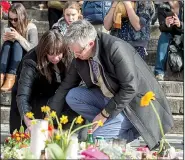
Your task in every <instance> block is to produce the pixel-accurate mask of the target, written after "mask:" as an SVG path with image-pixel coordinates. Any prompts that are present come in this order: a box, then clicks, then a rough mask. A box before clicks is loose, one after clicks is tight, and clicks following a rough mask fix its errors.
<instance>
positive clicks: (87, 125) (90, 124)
mask: <svg viewBox="0 0 185 160" xmlns="http://www.w3.org/2000/svg"><path fill="white" fill-rule="evenodd" d="M96 123H98V121H96V122H93V123H89V124H86V125H83V126H80V127H78V128H76V129H75V130H73V131H72V132H71V133H70V136H72V135H73V134H74V133H75V132H76V131H78V130H80V129H82V128H85V127H89V126H92V125H93V124H96Z"/></svg>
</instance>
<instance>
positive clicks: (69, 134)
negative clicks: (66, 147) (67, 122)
mask: <svg viewBox="0 0 185 160" xmlns="http://www.w3.org/2000/svg"><path fill="white" fill-rule="evenodd" d="M75 121H76V118H75V119H73V121H72V124H71V126H70V129H69V132H68V136H67V142H69V138H70V136H71V135H72V134H71V130H72V128H73V126H74V123H75Z"/></svg>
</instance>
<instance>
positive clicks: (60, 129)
mask: <svg viewBox="0 0 185 160" xmlns="http://www.w3.org/2000/svg"><path fill="white" fill-rule="evenodd" d="M56 121H57V124H58V129H59V131H60V133H61V134H62V125H61V124H60V123H59V120H58V117H57V116H56ZM59 126H61V127H59Z"/></svg>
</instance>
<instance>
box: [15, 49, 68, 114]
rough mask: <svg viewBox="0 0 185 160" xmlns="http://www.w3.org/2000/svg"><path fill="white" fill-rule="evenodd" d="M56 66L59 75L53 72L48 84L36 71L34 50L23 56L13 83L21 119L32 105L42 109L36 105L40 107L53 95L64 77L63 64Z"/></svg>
mask: <svg viewBox="0 0 185 160" xmlns="http://www.w3.org/2000/svg"><path fill="white" fill-rule="evenodd" d="M49 65H52V64H49ZM58 66H60V69H61V73H60V74H57V73H56V72H55V71H54V70H53V75H52V77H53V80H52V82H51V84H50V83H49V82H48V80H47V79H46V77H45V76H43V75H41V73H40V72H39V70H38V69H37V56H36V52H35V49H32V50H31V51H30V52H29V53H27V54H26V55H25V57H24V58H23V60H22V61H21V63H20V65H19V68H18V72H17V80H16V83H15V85H16V87H15V88H17V97H16V100H17V106H18V109H19V112H20V115H21V117H22V116H23V115H24V114H25V113H26V112H29V111H31V109H32V108H33V105H34V107H35V106H36V107H42V106H37V105H38V104H39V105H40V102H41V101H42V100H44V101H45V102H47V101H48V99H49V98H51V97H52V96H53V95H54V94H55V91H56V89H57V88H58V87H59V85H60V83H61V80H62V79H63V78H64V75H65V66H64V65H63V63H60V64H59V65H58ZM51 67H52V66H51ZM45 105H46V104H45Z"/></svg>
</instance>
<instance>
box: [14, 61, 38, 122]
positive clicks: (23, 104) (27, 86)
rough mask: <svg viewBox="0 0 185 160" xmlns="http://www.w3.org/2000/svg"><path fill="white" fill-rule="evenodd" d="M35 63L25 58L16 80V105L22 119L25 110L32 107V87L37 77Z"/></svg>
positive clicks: (28, 110)
mask: <svg viewBox="0 0 185 160" xmlns="http://www.w3.org/2000/svg"><path fill="white" fill-rule="evenodd" d="M37 75H38V74H37V70H36V63H35V62H33V61H32V60H28V59H27V60H25V61H23V64H22V70H21V73H20V77H19V80H18V88H17V96H16V101H17V107H18V109H19V113H20V115H21V117H22V119H23V117H24V116H25V114H26V113H27V112H30V111H31V109H32V107H31V105H30V100H31V94H32V88H34V82H35V81H36V79H37Z"/></svg>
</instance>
